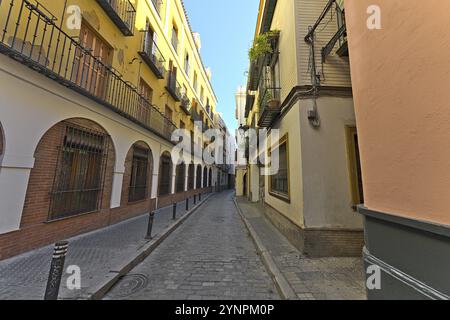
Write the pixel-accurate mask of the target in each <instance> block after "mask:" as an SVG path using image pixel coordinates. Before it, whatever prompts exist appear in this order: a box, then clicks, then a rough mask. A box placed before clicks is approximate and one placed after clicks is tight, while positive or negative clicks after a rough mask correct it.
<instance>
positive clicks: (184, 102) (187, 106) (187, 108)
mask: <svg viewBox="0 0 450 320" xmlns="http://www.w3.org/2000/svg"><path fill="white" fill-rule="evenodd" d="M180 107H181V110H183V112H184V113H185V114H186V115H188V116H189V115H191V101H190V100H189V98H188V96H187V94H186V93H184V94H183V97H182V98H181V104H180Z"/></svg>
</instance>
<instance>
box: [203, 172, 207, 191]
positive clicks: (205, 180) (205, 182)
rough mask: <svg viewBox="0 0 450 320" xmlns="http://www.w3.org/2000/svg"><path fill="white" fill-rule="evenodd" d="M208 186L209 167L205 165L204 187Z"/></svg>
mask: <svg viewBox="0 0 450 320" xmlns="http://www.w3.org/2000/svg"><path fill="white" fill-rule="evenodd" d="M207 186H208V168H207V167H205V168H204V169H203V188H206V187H207Z"/></svg>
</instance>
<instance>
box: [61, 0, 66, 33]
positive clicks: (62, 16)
mask: <svg viewBox="0 0 450 320" xmlns="http://www.w3.org/2000/svg"><path fill="white" fill-rule="evenodd" d="M66 10H67V0H64V8H63V12H62V14H61V25H60V26H59V27H60V28H61V29H62V27H63V23H64V18H65V17H66Z"/></svg>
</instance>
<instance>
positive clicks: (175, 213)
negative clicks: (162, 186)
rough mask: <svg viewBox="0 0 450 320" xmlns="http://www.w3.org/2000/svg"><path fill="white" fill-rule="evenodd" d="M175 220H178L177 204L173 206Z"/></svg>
mask: <svg viewBox="0 0 450 320" xmlns="http://www.w3.org/2000/svg"><path fill="white" fill-rule="evenodd" d="M172 218H173V220H177V204H176V203H174V204H173V214H172Z"/></svg>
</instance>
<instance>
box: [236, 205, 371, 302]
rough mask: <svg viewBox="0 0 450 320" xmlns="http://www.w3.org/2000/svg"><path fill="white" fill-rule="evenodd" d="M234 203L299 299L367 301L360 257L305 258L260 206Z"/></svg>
mask: <svg viewBox="0 0 450 320" xmlns="http://www.w3.org/2000/svg"><path fill="white" fill-rule="evenodd" d="M236 202H237V204H238V206H239V208H240V210H241V212H242V214H243V215H244V217H245V218H246V219H247V221H248V222H249V223H250V225H251V226H252V227H253V229H254V231H255V232H256V234H257V235H258V237H259V238H260V240H261V242H262V245H263V246H264V247H265V248H266V249H267V251H268V253H269V254H270V256H271V257H272V258H273V260H274V262H275V264H276V267H278V269H279V271H280V272H281V274H282V275H283V276H284V278H285V279H286V280H287V282H288V284H289V285H290V287H291V288H292V289H293V291H294V292H295V294H296V295H297V297H298V298H299V299H301V300H365V299H366V291H365V280H364V279H365V276H364V268H363V261H362V258H308V257H305V256H304V255H302V254H301V253H300V251H298V250H297V249H296V248H295V247H294V246H293V245H291V244H290V242H289V241H288V240H287V239H286V238H285V237H284V236H283V235H282V234H281V233H280V232H279V231H278V230H277V229H276V228H275V227H274V226H273V225H272V224H271V223H270V221H268V220H267V219H266V218H265V217H264V214H263V211H262V210H263V207H262V205H260V204H253V203H250V202H248V201H247V200H246V199H244V198H236Z"/></svg>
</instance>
